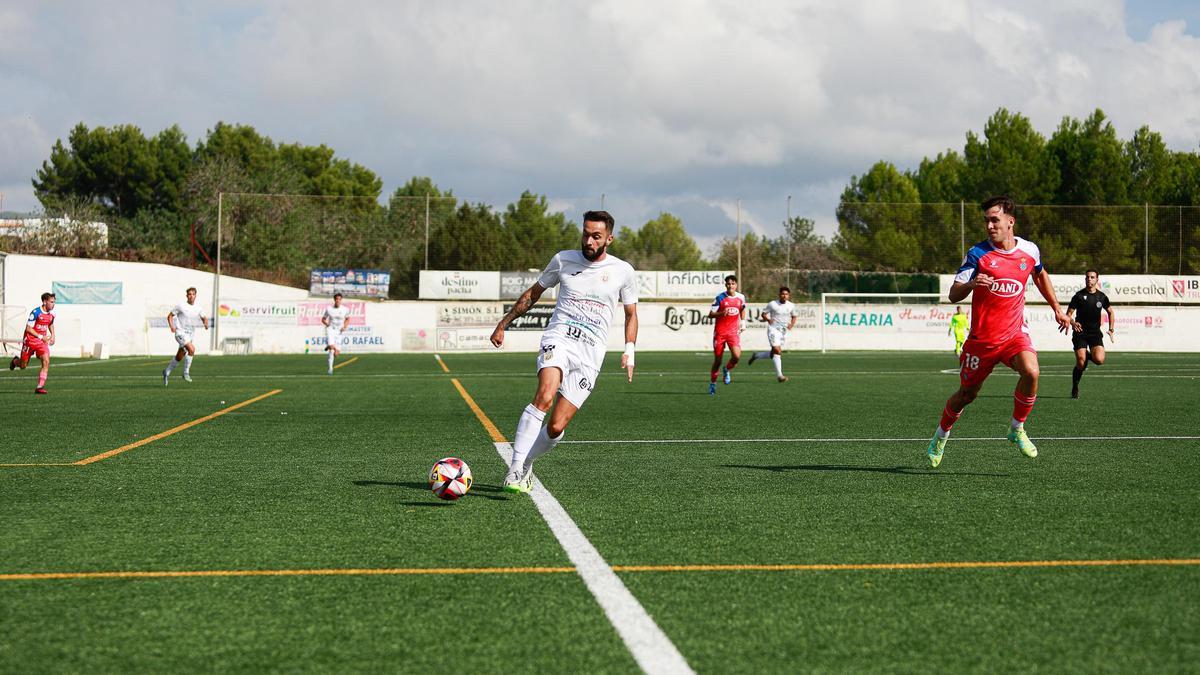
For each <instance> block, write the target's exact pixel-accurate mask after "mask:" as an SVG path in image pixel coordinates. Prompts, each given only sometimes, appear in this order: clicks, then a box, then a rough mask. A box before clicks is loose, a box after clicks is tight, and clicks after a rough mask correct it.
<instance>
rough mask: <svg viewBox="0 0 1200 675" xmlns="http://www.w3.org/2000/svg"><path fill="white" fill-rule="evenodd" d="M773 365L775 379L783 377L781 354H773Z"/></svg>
mask: <svg viewBox="0 0 1200 675" xmlns="http://www.w3.org/2000/svg"><path fill="white" fill-rule="evenodd" d="M771 363H774V364H775V377H783V358H782V357H780V356H779V354H772V355H771Z"/></svg>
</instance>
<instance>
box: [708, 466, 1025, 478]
mask: <svg viewBox="0 0 1200 675" xmlns="http://www.w3.org/2000/svg"><path fill="white" fill-rule="evenodd" d="M721 466H722V467H723V468H726V469H755V470H758V471H771V472H773V473H786V472H788V471H859V472H866V473H891V474H896V475H900V476H990V477H994V478H1005V477H1007V476H1008V474H1006V473H981V472H972V471H941V470H938V469H926V468H919V467H912V466H857V465H854V464H795V465H791V466H780V465H774V466H772V465H753V464H722V465H721Z"/></svg>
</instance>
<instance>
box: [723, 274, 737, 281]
mask: <svg viewBox="0 0 1200 675" xmlns="http://www.w3.org/2000/svg"><path fill="white" fill-rule="evenodd" d="M730 279H732V280H733V281H737V275H736V274H730V275H729V276H727V277H725V281H729V280H730Z"/></svg>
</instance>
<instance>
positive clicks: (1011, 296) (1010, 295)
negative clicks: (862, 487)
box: [926, 197, 1071, 468]
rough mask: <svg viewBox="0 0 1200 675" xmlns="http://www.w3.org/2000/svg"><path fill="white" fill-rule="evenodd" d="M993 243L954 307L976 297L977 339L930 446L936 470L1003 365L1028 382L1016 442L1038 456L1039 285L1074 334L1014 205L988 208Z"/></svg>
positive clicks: (1018, 408)
mask: <svg viewBox="0 0 1200 675" xmlns="http://www.w3.org/2000/svg"><path fill="white" fill-rule="evenodd" d="M982 208H983V217H984V222H985V223H986V225H987V232H988V238H987V239H986V240H985V241H981V242H979V243H978V244H976V245H975V246H972V247H971V250H970V251H968V252H967V257H966V258H965V259H964V260H963V263H962V265H961V266H960V267H959V268H958V274H957V275H955V277H954V284H953V285H952V286H951V287H950V293H949V297H950V302H959V301H961V300H963V299H965V298H966V297H967V296H968V295H971V332H970V334H969V335H968V337H967V341H966V343H965V344H964V345H963V350H962V355H961V356H960V357H959V361H960V362H961V363H962V369H961V370H960V371H959V381H960V385H959V387H958V391H956V392H954V394H953V395H951V396H950V398H949V399H948V400H947V401H946V407H945V408H943V409H942V420H941V423H940V424H938V428H937V432H936V433H934V435H933V439H931V440H930V441H929V448H928V449H927V450H926V454H927V455H928V456H929V465H930V466H932V467H935V468H936V467H937V466H938V465H939V464H941V462H942V453H943V452H945V450H946V439H948V438H949V437H950V428H951V427H952V426H954V423H955V422H956V421H957V420H958V418H959V416H960V415H962V411H963V408H965V407H966V406H967V404H969V403H970V402H971V401H974V400H975V397H976V396H978V395H979V389H980V387H982V386H983V381H984V380H986V379H987V377H988V375H990V374H991V372H992V369H993V368H995V366H996V364H997V363H1003V364H1004V365H1006V366H1008V367H1009V368H1012V369H1013V370H1015V371H1017V374H1019V375H1020V376H1021V378H1020V380H1018V381H1017V389H1016V391H1015V392H1013V416H1012V423H1011V424H1010V426H1009V431H1008V440H1009V441H1011V442H1012V444H1013V446H1015V447H1016V448H1017V449H1018V450H1020V451H1021V452H1022V453H1023V454H1024V455H1025V456H1027V457H1037V447H1036V446H1035V445H1034V444H1033V441H1031V440H1029V436H1028V435H1027V434H1026V433H1025V420H1026V418H1028V417H1029V411H1030V410H1032V409H1033V403H1034V401H1036V400H1037V387H1038V375H1039V373H1040V371H1039V370H1038V360H1037V352H1036V351H1034V349H1033V343H1032V342H1031V341H1030V339H1029V329H1028V327H1027V326H1026V325H1025V287H1026V284H1027V282H1028V281H1029V280H1030V279H1032V280H1033V283H1034V285H1035V286H1037V289H1038V291H1039V292H1041V294H1042V297H1043V298H1045V299H1046V302H1047V303H1048V304H1049V305H1050V309H1052V310H1054V320H1055V321H1057V322H1058V328H1059V330H1061V331H1062V332H1064V333H1065V332H1067V329H1068V328H1069V327H1070V325H1071V320H1070V319H1069V318H1068V317H1067V315H1066V314H1064V313H1063V311H1062V308H1061V307H1059V305H1058V298H1057V297H1055V295H1054V287H1053V286H1052V285H1050V274H1049V273H1047V272H1046V270H1045V269H1044V268H1043V267H1042V257H1041V252H1040V251H1039V250H1038V247H1037V246H1036V245H1035V244H1034V243H1033V242H1030V241H1026V240H1025V239H1021V238H1020V237H1017V236H1015V235H1014V234H1013V225H1014V224H1015V223H1016V219H1015V218H1013V208H1014V204H1013V200H1012V199H1010V198H1008V197H992V198H990V199H988V200H987V201H985V202H984V203H983V204H982Z"/></svg>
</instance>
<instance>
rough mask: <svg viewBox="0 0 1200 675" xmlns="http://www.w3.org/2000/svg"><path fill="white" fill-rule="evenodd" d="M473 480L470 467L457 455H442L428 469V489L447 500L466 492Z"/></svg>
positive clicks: (452, 499)
mask: <svg viewBox="0 0 1200 675" xmlns="http://www.w3.org/2000/svg"><path fill="white" fill-rule="evenodd" d="M473 480H474V479H472V478H471V467H469V466H467V463H466V462H464V461H462V460H461V459H459V458H457V457H443V458H441V459H439V460H438V461H437V463H436V464H434V465H433V468H432V469H430V470H429V489H430V490H433V494H435V495H437V496H438V498H440V499H445V500H448V501H454V500H456V499H458V498H459V497H462V496H463V495H465V494H467V491H468V490H470V489H471V483H472V481H473Z"/></svg>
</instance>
